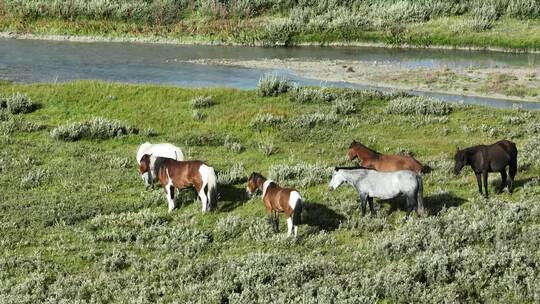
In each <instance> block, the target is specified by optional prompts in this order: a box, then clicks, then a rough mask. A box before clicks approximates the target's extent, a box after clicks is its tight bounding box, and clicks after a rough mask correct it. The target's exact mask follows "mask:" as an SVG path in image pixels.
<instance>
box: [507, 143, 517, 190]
mask: <svg viewBox="0 0 540 304" xmlns="http://www.w3.org/2000/svg"><path fill="white" fill-rule="evenodd" d="M516 153H517V152H516ZM516 173H517V154H516V155H515V156H514V157H513V158H512V159H511V160H510V165H509V166H508V175H509V176H510V183H509V184H508V192H510V193H512V192H514V177H515V176H516Z"/></svg>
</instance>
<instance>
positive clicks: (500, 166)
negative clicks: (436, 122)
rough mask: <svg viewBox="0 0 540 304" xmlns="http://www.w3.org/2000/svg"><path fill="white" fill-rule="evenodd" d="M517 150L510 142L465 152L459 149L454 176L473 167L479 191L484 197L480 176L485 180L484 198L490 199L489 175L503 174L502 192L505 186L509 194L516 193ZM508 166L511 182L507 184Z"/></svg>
mask: <svg viewBox="0 0 540 304" xmlns="http://www.w3.org/2000/svg"><path fill="white" fill-rule="evenodd" d="M517 154H518V151H517V148H516V144H515V143H513V142H511V141H509V140H500V141H498V142H496V143H494V144H492V145H478V146H473V147H469V148H466V149H463V150H460V149H459V148H458V149H457V151H456V154H455V155H454V160H455V166H454V174H455V175H458V174H459V173H460V172H461V169H462V168H463V167H464V166H467V165H469V166H471V168H472V169H473V171H474V174H475V175H476V182H477V183H478V191H479V192H480V195H482V194H483V193H482V182H481V180H480V176H481V175H482V177H483V180H484V194H483V195H484V197H486V198H487V197H488V173H489V172H499V173H500V174H501V180H502V183H501V188H500V189H499V191H502V190H503V189H504V187H505V186H508V192H510V193H512V192H513V191H514V177H515V176H516V173H517ZM506 166H508V167H509V168H508V175H509V176H510V182H509V183H508V184H507V181H506V178H507V174H506Z"/></svg>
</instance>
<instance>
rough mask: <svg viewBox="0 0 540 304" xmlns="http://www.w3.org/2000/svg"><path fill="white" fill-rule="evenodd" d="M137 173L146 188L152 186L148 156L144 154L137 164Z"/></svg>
mask: <svg viewBox="0 0 540 304" xmlns="http://www.w3.org/2000/svg"><path fill="white" fill-rule="evenodd" d="M139 173H140V174H141V178H142V179H143V181H144V185H145V186H146V187H148V186H150V185H151V184H152V170H151V169H150V155H148V154H145V155H143V156H142V157H141V160H140V162H139Z"/></svg>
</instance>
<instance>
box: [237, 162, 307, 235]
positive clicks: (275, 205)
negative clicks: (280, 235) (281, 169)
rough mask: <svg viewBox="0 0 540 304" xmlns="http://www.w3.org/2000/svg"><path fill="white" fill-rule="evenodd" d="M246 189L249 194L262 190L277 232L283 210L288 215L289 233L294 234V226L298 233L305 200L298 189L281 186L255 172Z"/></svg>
mask: <svg viewBox="0 0 540 304" xmlns="http://www.w3.org/2000/svg"><path fill="white" fill-rule="evenodd" d="M246 190H247V192H248V193H249V195H252V194H254V193H255V192H256V191H257V190H260V191H262V199H263V201H264V206H265V207H266V213H268V215H269V216H270V221H271V222H272V227H273V228H274V231H275V232H278V231H279V228H278V226H279V213H280V212H283V213H285V216H286V217H287V227H288V235H289V236H290V235H291V234H292V232H293V228H294V236H296V235H297V234H298V225H300V217H301V213H302V201H303V199H302V196H301V195H300V193H299V192H298V191H296V190H295V189H291V188H283V187H280V186H278V184H276V183H275V182H273V181H271V180H267V179H266V178H264V176H262V175H261V174H259V173H255V172H253V173H252V174H251V175H250V176H249V179H248V183H247V189H246Z"/></svg>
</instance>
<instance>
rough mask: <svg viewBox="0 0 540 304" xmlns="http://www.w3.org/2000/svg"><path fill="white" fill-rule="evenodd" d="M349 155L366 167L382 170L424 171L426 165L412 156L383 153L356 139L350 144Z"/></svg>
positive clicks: (350, 158) (351, 158)
mask: <svg viewBox="0 0 540 304" xmlns="http://www.w3.org/2000/svg"><path fill="white" fill-rule="evenodd" d="M347 156H348V157H349V160H353V159H355V158H357V159H358V160H359V161H361V162H362V166H363V167H365V168H368V169H375V170H377V171H381V172H394V171H399V170H409V171H414V172H416V173H422V172H424V171H425V170H424V169H425V167H424V166H423V165H422V164H421V163H420V162H419V161H417V160H416V159H414V157H412V156H409V155H385V154H381V153H379V152H377V151H375V150H372V149H370V148H368V147H366V146H364V145H363V144H361V143H359V142H357V141H355V140H353V142H352V143H351V145H350V146H349V151H348V152H347Z"/></svg>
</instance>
